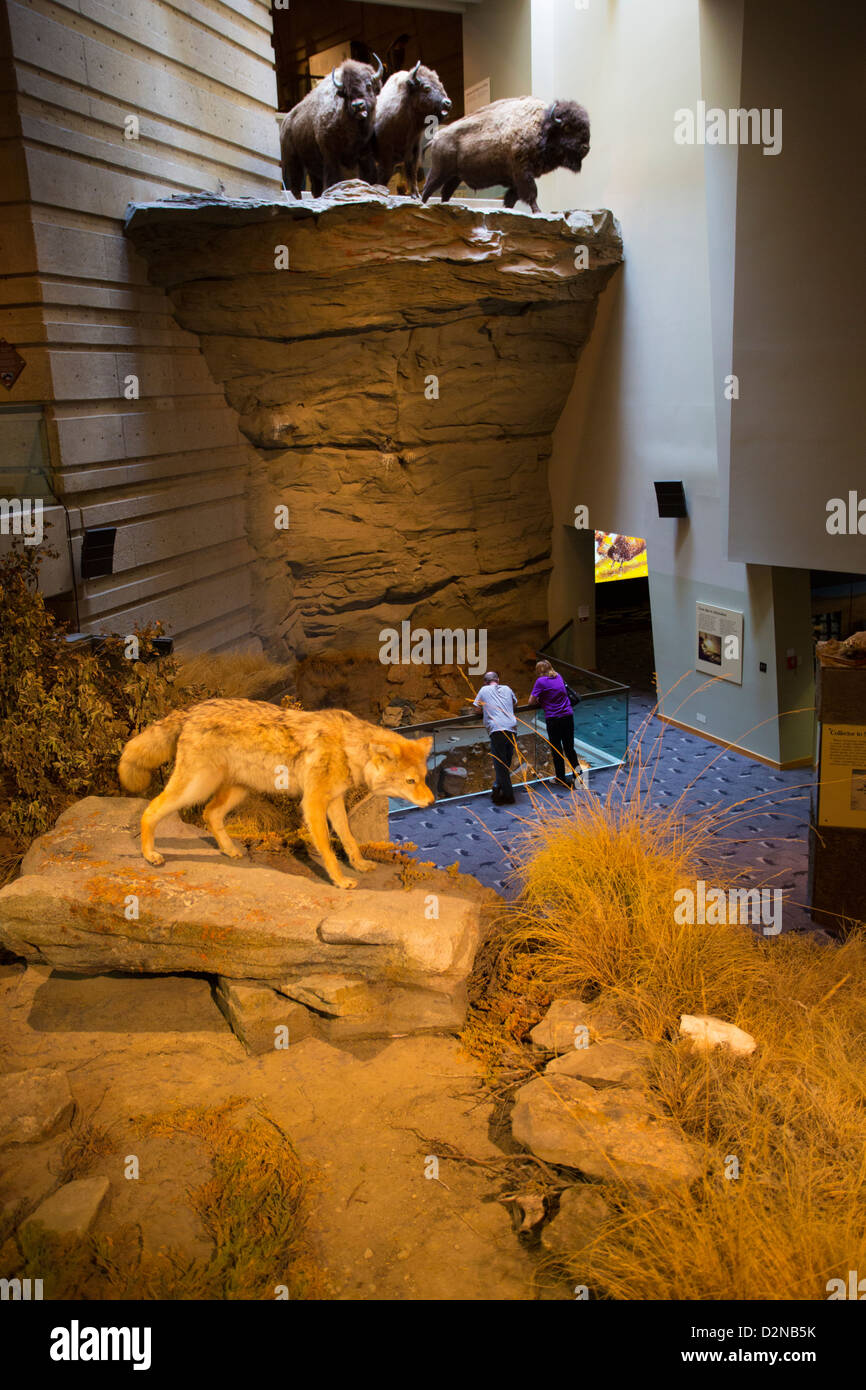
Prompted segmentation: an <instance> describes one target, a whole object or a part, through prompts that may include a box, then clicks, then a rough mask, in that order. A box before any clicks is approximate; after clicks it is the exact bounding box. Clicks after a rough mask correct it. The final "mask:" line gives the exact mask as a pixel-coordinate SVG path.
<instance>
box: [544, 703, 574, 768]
mask: <svg viewBox="0 0 866 1390" xmlns="http://www.w3.org/2000/svg"><path fill="white" fill-rule="evenodd" d="M545 722H546V724H547V738H548V742H549V743H550V751H551V754H552V755H553V771H554V772H555V774H556V776H557V778H558V780H559V781H560V782H564V781H565V779H566V777H573V776H574V775H575V773H576V771H577V753H576V752H575V749H574V715H573V714H559V715H556V716H555V717H554V718H553V719H548V720H546V721H545Z"/></svg>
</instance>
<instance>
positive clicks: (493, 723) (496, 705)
mask: <svg viewBox="0 0 866 1390" xmlns="http://www.w3.org/2000/svg"><path fill="white" fill-rule="evenodd" d="M472 703H473V705H475V706H477V707H478V708H479V709H480V710H481V713H482V715H483V716H484V727H485V728H486V730H487V732H488V734H489V735H490V751H491V753H492V754H493V768H494V783H493V802H494V804H495V805H496V806H510V805H512V804H513V802H514V788H513V787H512V785H511V777H510V776H509V772H508V769H509V768H510V767H511V760H512V758H513V757H514V753H515V750H516V744H515V741H514V730H515V729H516V728H517V719H516V717H515V714H514V711H515V709H516V707H517V696H516V695H515V693H514V691H513V690H512V689H511V686H510V685H500V683H499V677H498V675H497V674H496V672H495V671H487V672H486V673H485V676H484V684H483V685H482V687H481V689H480V690H479V692H478V694H477V695H476V696H475V699H474V700H473V701H472Z"/></svg>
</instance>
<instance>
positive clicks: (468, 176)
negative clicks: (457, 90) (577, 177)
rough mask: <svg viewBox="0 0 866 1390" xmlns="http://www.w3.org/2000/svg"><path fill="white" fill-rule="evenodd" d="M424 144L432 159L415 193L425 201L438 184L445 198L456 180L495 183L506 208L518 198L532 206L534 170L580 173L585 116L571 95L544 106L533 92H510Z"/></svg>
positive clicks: (535, 203)
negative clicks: (421, 188)
mask: <svg viewBox="0 0 866 1390" xmlns="http://www.w3.org/2000/svg"><path fill="white" fill-rule="evenodd" d="M430 149H431V155H432V164H431V166H430V173H429V174H428V176H427V182H426V183H425V185H424V192H423V193H422V194H421V197H422V199H423V200H424V202H425V203H426V201H427V199H428V198H429V197H430V195H431V193H436V192H438V191H439V190H440V189H441V190H442V202H443V203H447V202H448V199H449V198H450V197H451V195H452V193H453V192H454V190H455V188H456V187H457V185H458V184H459V183H460V182H461V181H463V182H465V183H468V184H469V187H470V188H489V187H490V185H491V184H494V183H500V184H505V188H506V192H505V198H504V199H503V202H504V204H505V206H506V207H507V208H513V207H514V204H515V203H516V202H517V200H518V199H520V201H521V202H524V203H528V204H529V206H530V208H531V209H532V211H533V212H538V210H539V208H538V201H537V198H538V189H537V187H536V183H535V180H536V178H537V177H538V175H539V174H549V173H550V172H551V171H552V170H553V169H571V170H573V171H574V173H576V174H579V173H580V166H581V164H582V163H583V160H584V159H585V157H586V155H587V154H588V153H589V116H588V115H587V113H586V111H585V110H584V108H583V107H582V106H580V105H579V104H578V103H577V102H576V101H555V102H553V104H552V105H549V106H548V105H547V104H546V103H545V102H543V101H541V100H540V99H539V98H538V97H510V98H507V99H506V100H504V101H493V102H491V103H490V105H489V106H482V107H481V109H480V111H474V112H473V113H472V115H471V116H464V117H463V119H462V120H459V121H455V122H454V124H453V125H448V126H443V127H442V129H441V130H439V131H437V133H436V136H435V138H434V140H433V142H432V144H431V146H430Z"/></svg>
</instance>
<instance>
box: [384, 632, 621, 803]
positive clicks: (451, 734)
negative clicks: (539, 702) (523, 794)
mask: <svg viewBox="0 0 866 1390" xmlns="http://www.w3.org/2000/svg"><path fill="white" fill-rule="evenodd" d="M538 655H539V656H540V657H541V656H543V657H546V659H547V660H548V661H549V662H550V663H551V665H552V666H553V667H554V668H555V669H556V670H557V671H559V673H560V675H561V676H563V677H564V679H565V681H566V683H567V684H568V685H570V686H571V688H572V689H573V690H574V691H575V692H576V693H577V694H578V695H579V697H580V699H579V700H578V702H577V703H576V704H573V705H572V713H573V715H574V746H575V752H576V753H577V756H578V758H579V759H581V760H582V761H583V763H584V764H588V767H585V768H584V769H583V771H584V772H587V771H588V772H592V771H593V770H597V769H600V768H605V767H616V766H617V765H618V764H619V763H621V762H622V760H623V758H624V757H625V753H626V748H627V746H628V691H629V688H628V686H627V685H622V684H620V682H619V681H614V680H610V679H609V678H608V677H607V676H601V675H599V674H598V673H597V672H595V671H586V670H584V669H583V668H582V667H579V666H572V665H571V664H570V663H568V662H566V661H562V660H561V659H559V658H558V657H556V656H554V655H552V654H551V652H550V649H549V645H548V648H547V649H545V650H544V651H543V652H540V653H539V654H538ZM516 714H517V728H516V729H515V730H514V733H515V737H516V740H517V749H518V753H519V755H520V756H519V758H518V757H517V756H515V757H514V760H513V761H512V764H511V772H510V775H511V780H512V783H513V784H514V785H515V786H516V787H520V786H521V785H525V784H531V783H534V782H540V781H544V780H545V779H547V778H549V777H552V776H553V775H554V770H553V759H552V757H551V752H550V745H549V743H548V741H547V737H546V725H545V720H544V715H543V714H542V712H541V710H540V709H538V708H534V707H530V706H529V705H519V706H518V709H517V711H516ZM399 733H401V734H402V735H403V737H404V738H422V737H424V736H425V735H426V736H432V739H433V747H432V749H431V751H430V756H429V758H428V760H427V767H428V773H427V783H428V786H429V787H430V789H431V791H432V792H433V794H434V795H435V797H436V800H437V801H451V800H453V799H454V798H455V797H459V796H477V795H480V794H482V793H484V792H487V793H489V792H490V789H491V787H492V785H493V760H492V755H491V752H490V738H489V735H488V733H487V730H486V729H485V727H484V724H483V722H482V720H481V719H480V718H479V717H477V716H475V715H471V714H469V715H463V716H459V717H457V718H454V719H434V720H431V721H429V722H428V723H426V724H411V725H409V726H406V727H403V728H401V729H400V730H399ZM417 809H418V808H417V807H413V806H412V805H411V803H409V802H406V801H398V800H391V802H390V804H389V810H390V811H391V812H392V813H396V812H400V811H408V810H417Z"/></svg>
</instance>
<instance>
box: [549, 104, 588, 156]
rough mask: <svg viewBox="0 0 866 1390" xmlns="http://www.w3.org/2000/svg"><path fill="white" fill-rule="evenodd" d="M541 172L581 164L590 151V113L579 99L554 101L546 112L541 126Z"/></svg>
mask: <svg viewBox="0 0 866 1390" xmlns="http://www.w3.org/2000/svg"><path fill="white" fill-rule="evenodd" d="M541 144H542V149H541V155H542V159H543V162H544V168H543V169H542V170H541V172H542V173H545V174H549V173H550V172H551V170H553V169H571V170H572V172H573V173H575V174H579V173H580V166H581V164H582V163H583V161H584V159H585V158H586V156H587V155H588V154H589V116H588V114H587V112H586V109H585V108H584V107H583V106H581V105H580V104H579V102H576V101H555V102H554V103H553V105H552V106H551V107H549V109H548V110H547V111H546V112H545V115H544V123H543V125H542V130H541Z"/></svg>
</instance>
